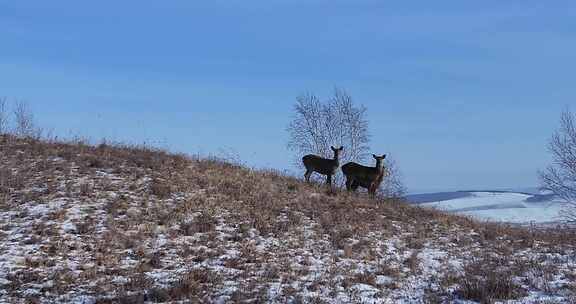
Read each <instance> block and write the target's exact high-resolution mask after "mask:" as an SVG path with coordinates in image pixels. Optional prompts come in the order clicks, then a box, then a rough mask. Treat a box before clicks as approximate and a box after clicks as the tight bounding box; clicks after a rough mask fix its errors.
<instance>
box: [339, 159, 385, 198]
mask: <svg viewBox="0 0 576 304" xmlns="http://www.w3.org/2000/svg"><path fill="white" fill-rule="evenodd" d="M372 157H374V159H375V160H376V165H375V166H374V167H366V166H362V165H360V164H357V163H355V162H349V163H347V164H345V165H344V166H342V173H344V176H346V189H347V190H348V191H352V192H354V191H356V189H358V187H362V188H366V189H368V193H370V195H372V196H374V195H376V190H377V189H378V187H380V184H381V183H382V180H383V179H384V173H385V170H384V162H383V161H384V159H385V158H386V154H384V155H382V156H378V155H375V154H372Z"/></svg>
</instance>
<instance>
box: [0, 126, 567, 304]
mask: <svg viewBox="0 0 576 304" xmlns="http://www.w3.org/2000/svg"><path fill="white" fill-rule="evenodd" d="M575 244H576V237H575V235H574V234H573V233H567V232H563V231H561V230H559V229H555V230H546V231H544V230H542V231H528V230H524V229H519V228H513V227H507V226H501V225H494V224H482V223H478V222H475V221H473V220H470V219H467V218H463V217H457V216H454V215H448V214H444V213H441V212H439V211H434V210H429V209H424V208H419V207H414V206H409V205H407V204H404V203H402V202H398V201H391V200H383V199H377V200H375V199H370V198H368V197H366V196H364V195H349V194H347V193H344V192H338V193H336V194H329V193H327V192H326V189H325V188H323V187H320V186H314V185H310V186H309V185H305V184H303V183H302V182H301V181H299V180H296V179H293V178H289V177H286V176H282V175H281V174H278V173H276V172H272V171H256V170H251V169H247V168H243V167H241V166H237V165H234V164H229V163H226V162H223V161H218V160H211V159H191V158H188V157H184V156H180V155H172V154H168V153H165V152H162V151H153V150H150V149H145V148H133V147H119V146H114V147H113V146H107V145H101V146H99V147H90V146H86V145H84V144H82V143H72V144H63V143H47V142H39V141H34V140H20V139H15V138H13V137H8V136H3V137H0V303H54V302H56V303H145V302H148V303H155V302H169V301H179V300H184V301H190V302H194V303H195V302H206V303H211V302H216V303H227V302H232V303H234V302H252V303H262V302H272V303H287V302H288V303H302V302H306V303H348V302H349V303H360V302H363V303H443V302H450V301H454V300H457V299H467V300H471V301H477V302H480V301H483V302H491V301H493V300H495V299H503V300H512V299H516V300H520V301H521V302H526V303H574V301H575V300H576V285H575V283H574V281H575V279H576V271H575V268H576V260H575V252H574V248H575V246H574V245H575ZM547 300H548V301H550V302H543V301H547Z"/></svg>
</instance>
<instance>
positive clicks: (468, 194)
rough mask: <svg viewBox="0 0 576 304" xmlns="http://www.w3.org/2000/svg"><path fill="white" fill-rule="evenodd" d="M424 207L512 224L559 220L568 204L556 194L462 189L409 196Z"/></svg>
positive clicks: (543, 222) (412, 200) (413, 201)
mask: <svg viewBox="0 0 576 304" xmlns="http://www.w3.org/2000/svg"><path fill="white" fill-rule="evenodd" d="M408 200H409V201H411V202H412V203H414V204H418V205H420V206H423V207H431V208H437V209H440V210H445V211H448V212H454V213H458V214H462V215H469V216H472V217H475V218H478V219H481V220H488V221H497V222H508V223H522V224H525V223H537V224H546V223H557V222H559V221H561V220H562V218H561V211H562V208H563V207H564V204H563V203H562V202H561V201H559V200H558V199H556V198H554V197H553V196H552V195H545V194H530V193H518V192H507V191H483V192H481V191H478V192H476V191H459V192H441V193H429V194H417V195H409V196H408Z"/></svg>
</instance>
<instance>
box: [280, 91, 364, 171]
mask: <svg viewBox="0 0 576 304" xmlns="http://www.w3.org/2000/svg"><path fill="white" fill-rule="evenodd" d="M294 112H295V113H294V117H293V119H292V121H291V122H290V124H289V125H288V128H287V131H288V132H289V134H290V140H289V142H288V148H289V149H290V150H292V151H295V152H296V153H297V155H296V159H297V164H298V165H300V164H301V163H300V157H301V156H302V155H304V154H317V155H320V156H322V157H326V158H331V157H332V150H331V149H330V146H337V147H339V146H344V147H345V149H344V151H343V153H342V155H341V163H344V162H347V161H361V160H363V159H364V158H365V156H366V153H367V151H368V142H369V135H368V122H367V120H366V108H365V107H363V106H356V105H354V102H353V100H352V98H351V97H350V95H348V94H347V93H346V92H345V91H344V90H342V89H336V90H335V91H334V95H333V96H332V97H331V98H330V99H329V100H328V101H326V102H322V101H320V99H319V98H318V97H317V96H316V95H314V94H312V93H307V94H304V95H300V96H298V97H297V98H296V105H295V106H294Z"/></svg>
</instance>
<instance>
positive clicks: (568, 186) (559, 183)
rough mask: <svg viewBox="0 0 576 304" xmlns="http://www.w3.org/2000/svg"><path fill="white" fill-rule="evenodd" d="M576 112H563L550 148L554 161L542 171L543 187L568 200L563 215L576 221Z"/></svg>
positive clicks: (549, 145) (571, 220)
mask: <svg viewBox="0 0 576 304" xmlns="http://www.w3.org/2000/svg"><path fill="white" fill-rule="evenodd" d="M575 120H576V114H574V113H572V112H570V111H569V110H566V111H564V113H562V116H561V119H560V128H559V129H558V130H556V132H554V134H553V135H552V138H551V139H550V142H549V144H548V149H549V151H550V153H552V156H553V163H552V165H550V166H549V167H548V168H547V169H546V170H545V171H543V172H540V180H541V184H542V188H543V189H544V190H549V191H551V192H553V193H554V194H555V195H557V196H558V197H559V198H561V199H563V200H564V201H566V203H567V204H566V208H565V210H564V212H563V215H564V217H565V219H566V220H568V221H570V222H576V124H575Z"/></svg>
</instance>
